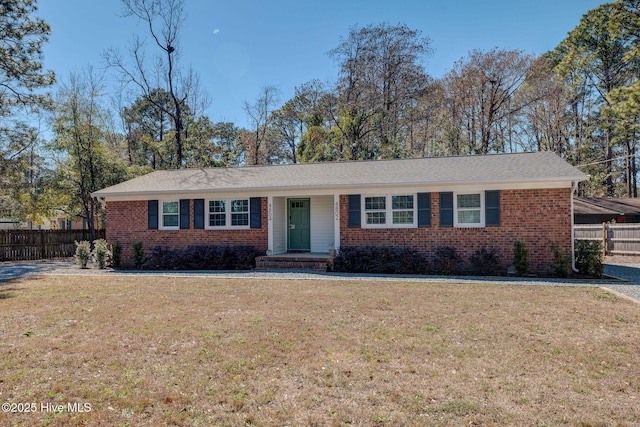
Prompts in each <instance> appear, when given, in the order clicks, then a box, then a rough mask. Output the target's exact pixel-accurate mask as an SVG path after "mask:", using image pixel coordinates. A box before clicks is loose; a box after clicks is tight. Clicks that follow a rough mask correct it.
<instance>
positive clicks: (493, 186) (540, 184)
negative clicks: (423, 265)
mask: <svg viewBox="0 0 640 427" xmlns="http://www.w3.org/2000/svg"><path fill="white" fill-rule="evenodd" d="M584 179H586V178H585V177H584V176H578V177H561V178H541V179H536V180H526V181H490V180H487V181H482V180H479V181H473V182H468V181H464V182H460V181H458V182H450V181H439V182H422V183H421V182H410V181H409V182H394V183H374V184H345V185H313V186H302V185H300V186H292V185H286V186H285V185H283V186H263V187H250V188H249V187H247V188H200V189H190V190H147V191H121V192H104V191H97V192H95V193H92V196H93V197H97V198H100V199H104V200H106V201H119V200H146V199H149V198H165V197H170V196H178V197H180V196H185V197H186V196H196V195H214V194H243V195H252V196H269V195H271V196H277V195H300V194H347V193H369V192H376V191H378V190H384V189H386V190H390V189H402V191H410V190H415V191H433V192H437V191H449V190H455V189H464V188H485V189H488V190H489V189H490V190H501V189H504V190H509V189H540V188H565V187H566V188H571V185H572V183H574V182H576V181H582V180H584Z"/></svg>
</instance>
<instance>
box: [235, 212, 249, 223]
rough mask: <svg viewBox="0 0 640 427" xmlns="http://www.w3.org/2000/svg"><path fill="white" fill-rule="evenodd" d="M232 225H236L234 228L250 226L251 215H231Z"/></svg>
mask: <svg viewBox="0 0 640 427" xmlns="http://www.w3.org/2000/svg"><path fill="white" fill-rule="evenodd" d="M231 225H234V226H242V225H249V214H246V213H234V214H231Z"/></svg>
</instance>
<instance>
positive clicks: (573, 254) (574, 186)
mask: <svg viewBox="0 0 640 427" xmlns="http://www.w3.org/2000/svg"><path fill="white" fill-rule="evenodd" d="M577 190H578V181H573V182H572V183H571V270H573V272H574V273H578V272H579V271H578V269H577V268H576V244H575V231H574V225H575V215H574V213H573V196H574V194H575V193H576V191H577Z"/></svg>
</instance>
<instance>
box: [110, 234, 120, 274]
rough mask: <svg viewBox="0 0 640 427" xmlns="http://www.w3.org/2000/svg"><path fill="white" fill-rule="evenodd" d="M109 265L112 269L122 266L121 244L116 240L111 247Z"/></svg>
mask: <svg viewBox="0 0 640 427" xmlns="http://www.w3.org/2000/svg"><path fill="white" fill-rule="evenodd" d="M109 264H110V265H111V267H113V268H120V265H121V264H122V244H121V243H120V241H119V240H116V242H115V243H114V244H113V245H111V259H110V262H109Z"/></svg>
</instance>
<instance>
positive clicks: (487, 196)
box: [484, 190, 500, 227]
mask: <svg viewBox="0 0 640 427" xmlns="http://www.w3.org/2000/svg"><path fill="white" fill-rule="evenodd" d="M484 207H485V212H484V216H485V223H486V225H487V227H497V226H499V225H500V191H498V190H495V191H485V192H484Z"/></svg>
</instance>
